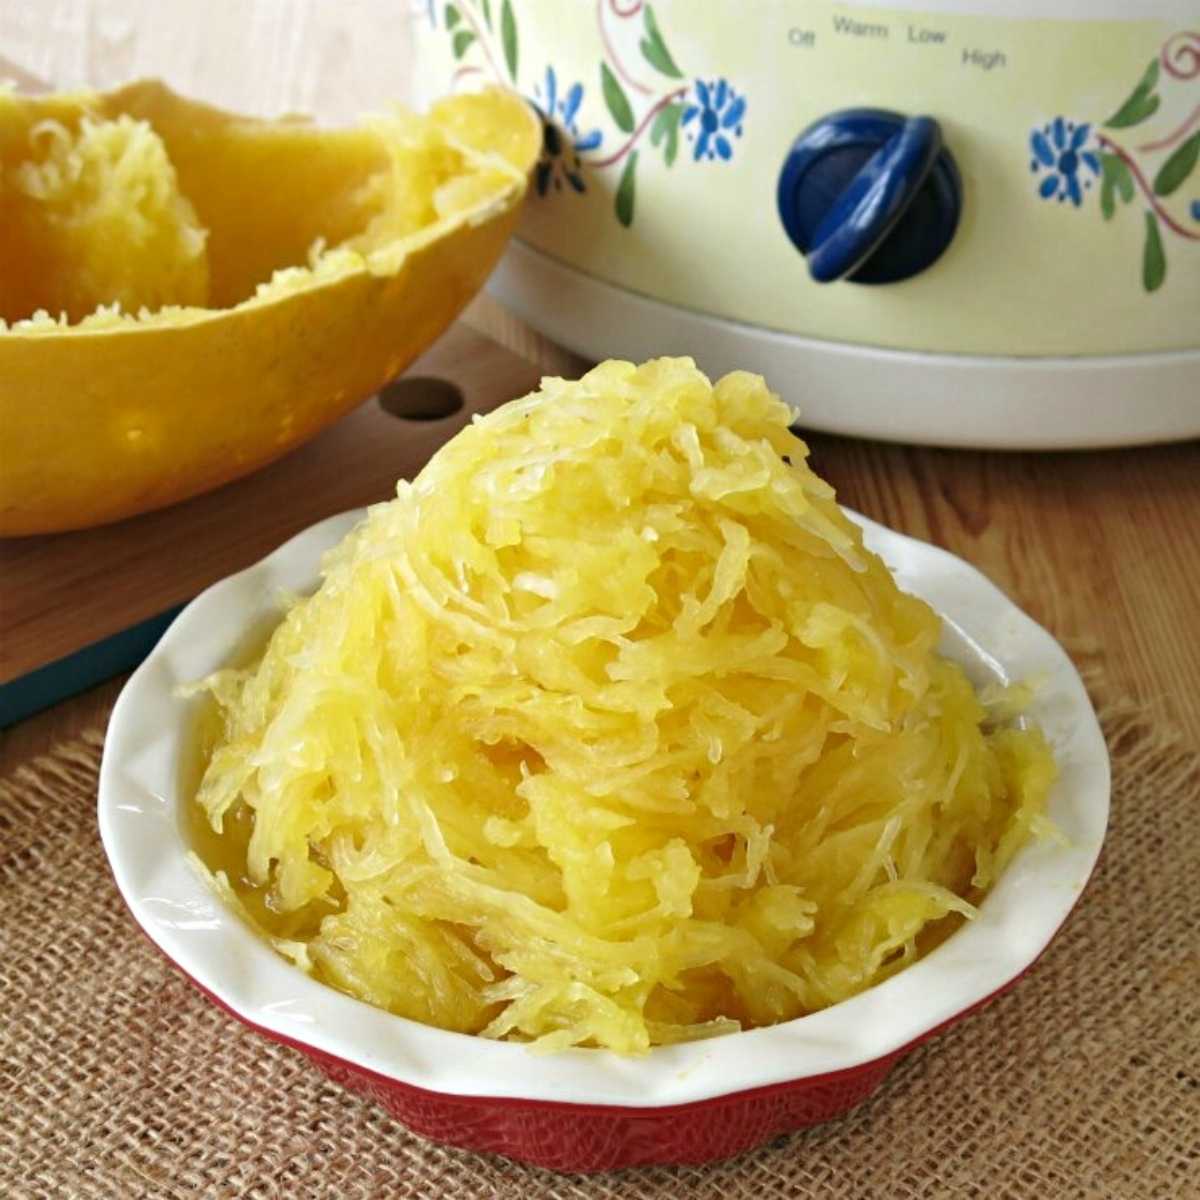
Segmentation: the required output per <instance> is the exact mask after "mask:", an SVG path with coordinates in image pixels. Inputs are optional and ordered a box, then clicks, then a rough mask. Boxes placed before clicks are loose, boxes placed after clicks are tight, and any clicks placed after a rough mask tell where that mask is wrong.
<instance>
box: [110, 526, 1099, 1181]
mask: <svg viewBox="0 0 1200 1200" xmlns="http://www.w3.org/2000/svg"><path fill="white" fill-rule="evenodd" d="M361 516H362V513H361V512H353V513H347V514H344V515H342V516H338V517H333V518H330V519H329V520H327V521H323V522H321V523H320V524H319V525H315V526H313V527H312V528H311V529H309V530H307V531H306V532H304V533H302V534H300V535H299V536H297V537H294V538H292V539H291V541H289V542H287V543H285V544H284V545H283V546H281V547H280V548H279V549H278V550H276V551H275V552H274V553H273V554H271V555H270V556H268V557H267V558H265V559H263V561H262V562H260V563H258V564H256V565H255V566H252V567H250V568H248V569H247V570H245V571H242V572H241V573H240V574H237V575H234V576H232V577H231V578H229V579H226V580H224V581H223V582H221V583H218V584H216V585H214V586H213V587H211V588H209V589H208V590H207V591H206V592H204V593H203V594H202V595H201V596H199V597H198V598H197V599H196V600H194V601H193V602H192V603H191V604H190V605H188V607H187V608H186V609H185V610H184V611H183V612H182V613H181V614H180V615H179V617H178V618H177V619H176V620H175V622H174V623H173V624H172V625H171V627H170V629H168V631H167V632H166V634H165V635H164V637H163V638H162V640H161V641H160V642H159V644H158V646H157V647H156V648H155V650H154V651H153V652H152V653H151V654H150V656H149V657H148V658H147V659H146V661H145V662H144V663H143V664H142V666H141V667H140V668H139V669H138V670H137V671H136V672H135V673H134V675H133V677H132V678H131V679H130V680H129V682H128V684H127V685H126V687H125V689H124V691H123V692H122V693H121V697H120V699H119V700H118V702H117V705H116V708H115V709H114V711H113V714H112V719H111V722H110V724H109V728H108V735H107V739H106V742H105V748H104V760H103V764H102V767H101V772H100V794H99V820H100V831H101V836H102V838H103V841H104V847H105V850H106V852H107V854H108V857H109V862H110V863H111V866H112V871H113V874H114V876H115V877H116V881H117V885H118V887H119V888H120V890H121V893H122V895H123V896H124V898H125V902H126V903H127V904H128V906H129V908H130V911H131V912H132V914H133V916H134V918H135V919H136V921H137V922H138V924H139V925H140V926H141V927H142V929H143V930H144V931H145V933H146V934H147V935H148V936H149V938H150V940H151V941H152V942H153V943H154V944H155V945H156V946H157V947H158V948H159V949H160V950H161V951H162V952H163V953H164V954H165V955H166V956H167V957H168V958H169V959H170V960H171V961H172V962H173V963H174V964H175V965H176V966H177V967H179V969H180V970H182V971H183V972H184V973H185V974H186V975H187V976H189V977H190V978H191V979H192V981H193V982H194V983H195V984H197V986H199V987H200V988H201V989H202V990H203V991H204V992H206V993H207V994H208V995H209V996H210V997H211V998H212V999H213V1000H215V1001H216V1002H217V1003H218V1004H220V1005H221V1006H222V1007H224V1008H225V1009H226V1010H228V1011H229V1012H230V1013H232V1014H233V1015H234V1016H236V1017H238V1018H239V1019H240V1020H242V1021H243V1022H245V1023H246V1024H248V1025H251V1026H253V1027H254V1028H256V1029H258V1030H259V1031H260V1032H262V1033H264V1034H266V1035H267V1036H268V1037H271V1038H274V1039H276V1040H279V1041H283V1042H287V1043H289V1044H291V1045H293V1046H296V1047H298V1048H299V1049H301V1050H303V1051H304V1052H305V1053H306V1054H308V1055H309V1056H310V1057H311V1058H313V1059H314V1060H315V1061H316V1062H317V1063H318V1064H319V1065H320V1066H322V1068H323V1069H325V1070H326V1071H327V1072H328V1073H329V1074H330V1075H332V1076H333V1077H334V1078H336V1079H339V1080H341V1081H342V1082H344V1083H347V1084H349V1085H350V1086H352V1087H355V1088H357V1089H358V1090H361V1091H365V1092H367V1093H368V1094H369V1095H371V1096H373V1097H374V1098H376V1099H377V1100H379V1101H380V1102H381V1103H382V1104H384V1105H385V1106H386V1107H387V1108H388V1109H389V1110H390V1111H391V1112H392V1113H393V1114H394V1115H396V1116H397V1117H398V1118H399V1119H400V1120H402V1121H403V1122H404V1123H405V1124H406V1125H408V1126H409V1127H410V1128H412V1129H415V1130H417V1131H418V1132H420V1133H423V1134H425V1135H427V1136H430V1137H433V1138H436V1139H438V1140H441V1141H445V1142H450V1143H453V1144H456V1145H460V1146H466V1147H470V1148H473V1149H480V1150H490V1151H496V1152H499V1153H504V1154H508V1155H510V1156H512V1157H515V1158H520V1159H524V1160H526V1161H530V1162H535V1163H538V1164H541V1165H544V1166H549V1167H552V1168H555V1169H558V1170H572V1171H586V1170H600V1169H607V1168H612V1167H618V1166H630V1165H634V1164H639V1163H651V1162H700V1161H707V1160H710V1159H716V1158H721V1157H727V1156H729V1155H731V1154H735V1153H739V1152H740V1151H742V1150H745V1149H748V1148H749V1147H751V1146H754V1145H757V1144H759V1143H761V1142H763V1141H765V1140H767V1139H768V1138H770V1137H773V1136H775V1135H777V1134H779V1133H781V1132H785V1131H787V1130H790V1129H795V1128H800V1127H802V1126H805V1125H810V1124H814V1123H816V1122H818V1121H822V1120H827V1119H829V1118H830V1117H833V1116H836V1115H838V1114H839V1113H841V1112H844V1111H846V1110H847V1109H849V1108H851V1107H853V1105H855V1104H857V1103H858V1102H859V1101H861V1100H862V1099H863V1098H864V1097H865V1096H866V1095H868V1094H869V1093H870V1092H872V1091H873V1090H874V1089H875V1088H876V1087H878V1086H879V1084H880V1083H881V1082H882V1081H883V1079H884V1078H885V1077H886V1075H887V1073H888V1071H889V1070H890V1069H891V1067H892V1066H893V1065H894V1064H895V1062H896V1061H897V1060H898V1058H899V1057H900V1055H901V1054H902V1053H903V1052H904V1051H906V1050H908V1049H910V1048H911V1047H913V1046H914V1045H916V1044H917V1043H919V1042H920V1041H922V1040H924V1039H925V1038H927V1037H929V1036H930V1035H932V1034H933V1033H935V1032H937V1031H938V1030H939V1029H941V1028H943V1027H944V1026H945V1025H947V1024H949V1023H950V1022H952V1021H954V1020H956V1019H958V1018H960V1017H962V1016H965V1015H966V1014H967V1013H969V1012H970V1011H971V1010H973V1009H974V1008H976V1007H978V1006H979V1005H980V1004H982V1003H984V1002H985V1001H986V1000H988V999H989V998H990V997H992V996H994V995H996V994H997V993H998V992H1000V991H1002V990H1004V989H1005V988H1006V987H1008V986H1009V985H1010V984H1012V983H1013V982H1014V981H1015V980H1016V979H1017V978H1018V977H1019V976H1020V975H1021V974H1022V973H1023V972H1025V971H1026V970H1027V969H1028V968H1029V967H1030V966H1031V965H1032V964H1033V962H1034V961H1035V960H1036V959H1037V957H1038V956H1039V955H1040V954H1041V952H1042V951H1043V950H1044V949H1045V947H1046V945H1047V944H1048V942H1049V941H1050V939H1051V937H1053V935H1054V933H1055V932H1056V931H1057V930H1058V928H1059V927H1060V926H1061V924H1062V923H1063V921H1064V920H1065V919H1066V917H1067V915H1068V913H1069V912H1070V911H1071V908H1072V907H1073V906H1074V904H1075V903H1076V901H1077V900H1078V898H1079V896H1080V893H1081V892H1082V891H1083V888H1084V885H1085V884H1086V882H1087V879H1088V877H1089V875H1090V873H1091V871H1092V868H1093V866H1094V865H1095V862H1096V858H1097V856H1098V854H1099V852H1100V846H1101V842H1102V841H1103V838H1104V832H1105V827H1106V825H1107V820H1108V801H1109V764H1108V754H1107V750H1106V747H1105V743H1104V739H1103V736H1102V734H1101V732H1100V727H1099V725H1098V723H1097V720H1096V716H1095V713H1094V712H1093V710H1092V706H1091V704H1090V702H1089V701H1088V697H1087V693H1086V691H1085V690H1084V687H1083V684H1082V682H1081V681H1080V679H1079V676H1078V674H1077V673H1076V671H1075V669H1074V667H1073V666H1072V665H1071V662H1070V660H1069V659H1068V657H1067V655H1066V654H1065V653H1064V651H1063V650H1062V649H1061V647H1060V646H1059V645H1058V644H1057V643H1056V642H1055V641H1054V639H1053V638H1051V637H1050V635H1049V634H1048V633H1046V631H1045V630H1043V629H1042V628H1041V627H1039V626H1038V625H1036V624H1035V623H1034V622H1033V621H1032V620H1031V619H1030V618H1029V617H1027V616H1025V615H1024V614H1023V613H1021V612H1020V611H1019V610H1018V609H1017V608H1016V607H1014V605H1013V604H1012V603H1011V602H1010V601H1009V600H1008V599H1007V597H1005V596H1004V595H1003V594H1002V593H1001V592H1000V591H999V590H998V589H997V588H996V587H994V586H993V585H992V584H991V583H990V582H988V580H987V579H985V578H984V577H983V576H982V575H981V574H979V572H978V571H976V570H975V569H974V568H972V567H970V566H968V565H967V564H966V563H964V562H963V561H961V560H960V559H958V558H955V557H954V556H953V555H950V554H948V553H946V552H945V551H942V550H939V549H936V548H935V547H932V546H929V545H926V544H924V543H922V542H917V541H914V540H913V539H911V538H908V537H904V536H902V535H900V534H897V533H893V532H892V531H890V530H888V529H885V528H883V527H882V526H880V525H876V524H875V523H873V522H871V521H868V520H866V519H864V518H861V517H856V518H855V519H856V520H858V521H860V523H861V524H862V525H863V528H864V530H865V534H866V541H867V544H868V545H869V546H870V547H871V548H872V549H874V550H875V551H877V552H878V553H879V554H880V555H881V556H882V557H883V558H884V560H885V561H886V562H887V563H888V564H889V566H890V567H891V568H892V570H893V571H894V572H895V575H896V578H897V579H898V581H899V583H900V585H901V586H902V587H904V588H906V589H907V590H909V591H912V592H914V593H916V594H917V595H919V596H922V597H923V598H924V599H926V600H927V601H928V602H929V603H930V604H932V605H933V607H934V608H935V609H937V611H938V612H939V613H940V614H941V615H942V618H943V623H944V637H943V644H942V651H943V653H945V654H947V655H949V656H950V657H952V658H955V659H957V660H958V661H959V662H961V663H962V664H963V665H964V666H965V667H966V669H967V670H968V673H969V674H971V675H972V677H973V678H974V679H975V680H976V681H977V682H982V681H984V680H986V679H989V678H990V679H1000V680H1011V679H1021V678H1026V677H1036V678H1038V679H1040V680H1042V681H1043V683H1042V686H1041V688H1040V690H1039V692H1038V694H1037V698H1036V701H1035V703H1034V706H1033V708H1032V710H1031V713H1030V716H1031V717H1032V719H1034V720H1035V721H1037V722H1038V723H1039V724H1040V725H1041V726H1042V728H1043V729H1044V731H1045V732H1046V734H1047V736H1048V737H1049V739H1050V740H1051V742H1052V744H1053V746H1054V750H1055V754H1056V756H1057V758H1058V762H1059V767H1060V772H1061V774H1060V778H1059V781H1058V783H1057V785H1056V787H1055V790H1054V792H1053V795H1052V797H1051V801H1050V816H1051V817H1052V819H1053V820H1054V822H1055V823H1056V824H1057V826H1058V827H1059V829H1060V830H1062V832H1063V833H1064V834H1065V835H1066V843H1065V844H1060V843H1059V842H1056V841H1052V840H1049V839H1047V840H1043V841H1040V842H1037V843H1034V844H1031V845H1028V846H1026V847H1025V848H1024V849H1023V850H1022V851H1021V852H1020V853H1019V854H1018V855H1017V856H1016V858H1015V859H1014V860H1013V862H1012V863H1011V864H1010V866H1009V868H1008V869H1007V870H1006V871H1005V873H1004V875H1003V876H1002V878H1001V879H1000V880H999V881H998V882H997V884H996V886H995V887H994V888H993V890H992V891H991V892H990V893H989V895H988V896H987V897H986V899H985V900H984V902H983V904H982V905H981V908H980V912H979V916H978V917H977V918H976V919H975V920H974V921H971V922H969V923H967V924H966V925H965V926H964V927H963V928H961V929H960V930H959V931H957V932H956V933H955V934H954V935H953V936H952V937H950V938H948V939H947V940H946V941H945V942H944V943H943V944H942V945H941V946H939V947H938V948H937V949H936V950H934V951H933V952H932V953H930V954H929V955H927V956H926V957H925V958H923V959H921V960H919V961H918V962H916V963H914V964H913V965H912V966H910V967H908V968H907V969H906V970H904V971H902V972H900V973H899V974H898V975H896V976H894V977H893V978H891V979H889V980H887V981H886V982H884V983H882V984H879V985H878V986H876V987H873V988H870V989H869V990H867V991H866V992H863V993H862V994H861V995H858V996H855V997H854V998H853V999H851V1000H847V1001H845V1002H843V1003H841V1004H837V1005H834V1006H833V1007H832V1008H828V1009H825V1010H824V1011H822V1012H818V1013H815V1014H813V1015H811V1016H807V1017H803V1018H801V1019H798V1020H795V1021H789V1022H786V1023H784V1024H780V1025H775V1026H772V1027H770V1028H765V1029H756V1030H752V1031H747V1032H744V1033H736V1034H731V1035H728V1036H726V1037H721V1038H715V1039H712V1040H709V1041H703V1042H694V1043H689V1044H684V1045H676V1046H669V1047H661V1048H658V1049H655V1050H654V1051H652V1052H651V1053H650V1054H649V1055H647V1056H645V1057H643V1058H623V1057H620V1056H618V1055H615V1054H611V1053H608V1052H604V1051H589V1050H574V1051H568V1052H565V1053H561V1054H556V1055H549V1056H545V1055H536V1054H533V1053H531V1052H530V1051H529V1050H528V1049H527V1048H526V1047H524V1046H522V1045H519V1044H514V1043H510V1042H497V1041H490V1040H487V1039H484V1038H476V1037H469V1036H466V1035H463V1034H456V1033H448V1032H446V1031H444V1030H440V1029H434V1028H432V1027H429V1026H425V1025H420V1024H417V1023H415V1022H412V1021H408V1020H405V1019H403V1018H400V1017H396V1016H393V1015H391V1014H389V1013H387V1012H384V1011H382V1010H380V1009H377V1008H373V1007H371V1006H370V1005H367V1004H365V1003H362V1002H361V1001H358V1000H354V999H352V998H350V997H349V996H345V995H343V994H342V993H340V992H338V991H336V990H334V989H333V988H330V987H327V986H325V985H324V984H321V983H317V982H315V981H314V980H312V979H310V978H308V977H307V976H306V975H304V974H303V973H302V972H300V971H299V970H297V969H296V968H295V967H293V966H292V965H290V964H289V963H287V962H286V961H285V960H284V959H282V958H280V957H279V956H277V955H276V954H275V953H274V952H273V951H272V950H271V949H270V948H269V947H268V946H267V944H266V943H265V942H263V941H262V940H260V939H259V938H258V937H257V936H256V935H255V934H254V933H253V932H252V931H251V930H250V929H249V928H247V927H246V926H245V925H244V924H243V923H242V922H241V921H240V920H239V919H238V918H237V917H235V916H234V915H233V913H232V912H231V911H229V910H228V909H227V908H226V907H225V906H224V905H223V903H222V902H221V901H220V900H219V899H218V898H217V897H216V896H215V895H214V894H213V893H212V892H211V891H210V890H209V888H208V887H207V885H206V884H205V883H204V882H203V881H202V880H201V879H200V878H199V876H198V875H197V874H196V873H195V872H194V871H193V869H192V868H191V867H190V866H189V865H188V862H187V860H186V854H187V852H188V849H189V847H188V843H187V839H186V834H185V821H184V813H185V805H186V804H187V803H188V802H189V800H190V797H189V796H188V795H186V794H184V787H183V783H182V780H183V777H184V762H185V759H186V755H187V748H188V745H189V742H190V736H191V730H192V729H193V727H194V721H195V705H196V704H197V703H199V702H198V701H196V700H184V699H180V698H179V697H178V696H177V695H176V688H177V686H178V685H179V684H181V683H186V682H191V681H194V680H196V679H199V678H201V677H203V676H204V675H206V674H208V673H209V672H210V671H212V670H214V669H216V668H217V667H220V666H222V665H224V664H225V663H226V662H227V661H228V660H229V659H230V658H231V657H232V656H233V654H234V653H235V651H236V650H237V648H238V647H239V646H241V645H244V644H245V641H246V638H247V636H248V635H249V634H250V633H251V631H265V630H268V629H269V628H270V627H271V625H272V623H273V622H274V621H276V620H277V619H278V608H277V602H278V596H279V594H280V592H281V591H291V592H301V593H303V592H307V591H310V590H312V589H313V588H314V587H315V586H316V584H317V582H318V578H319V576H318V567H319V562H320V558H321V555H322V553H323V552H324V551H325V550H326V549H328V548H329V547H330V546H332V545H334V544H335V543H337V542H338V541H340V540H341V539H342V537H343V536H344V535H345V534H346V533H347V532H348V531H349V530H350V528H351V527H352V526H353V525H354V524H355V523H356V522H357V521H358V520H359V519H361Z"/></svg>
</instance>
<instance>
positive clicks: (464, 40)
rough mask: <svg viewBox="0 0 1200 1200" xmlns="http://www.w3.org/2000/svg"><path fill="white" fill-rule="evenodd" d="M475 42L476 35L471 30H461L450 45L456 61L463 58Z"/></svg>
mask: <svg viewBox="0 0 1200 1200" xmlns="http://www.w3.org/2000/svg"><path fill="white" fill-rule="evenodd" d="M474 40H475V35H474V34H473V33H472V32H471V31H470V30H469V29H460V30H459V31H458V32H457V33H456V34H455V35H454V40H453V41H452V42H451V43H450V48H451V49H452V50H453V51H454V57H455V58H456V59H459V58H462V56H463V55H464V54H466V52H467V49H468V47H469V46H470V45H471V43H472V42H473V41H474Z"/></svg>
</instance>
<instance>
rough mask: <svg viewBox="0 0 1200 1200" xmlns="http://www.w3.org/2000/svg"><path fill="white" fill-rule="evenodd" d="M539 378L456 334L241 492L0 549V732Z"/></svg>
mask: <svg viewBox="0 0 1200 1200" xmlns="http://www.w3.org/2000/svg"><path fill="white" fill-rule="evenodd" d="M539 374H540V372H539V371H538V368H537V367H535V366H534V365H533V364H532V363H530V362H528V361H526V360H525V359H523V358H520V357H518V356H517V355H515V354H513V353H512V352H511V351H509V350H505V349H504V348H502V347H501V346H498V345H497V344H496V343H495V342H493V341H490V340H489V339H488V338H486V337H484V336H482V335H481V334H479V333H476V332H474V331H473V330H471V329H469V328H468V327H467V326H465V325H462V324H458V325H455V326H454V327H453V328H452V329H450V330H449V331H448V332H447V333H446V334H445V336H443V337H442V339H441V340H440V341H439V342H438V343H437V344H436V345H435V346H434V347H433V348H432V349H431V350H430V351H429V352H428V353H426V354H425V355H424V356H423V357H421V358H420V359H418V360H417V362H416V363H414V364H413V366H412V367H410V368H409V370H408V371H407V372H406V373H405V375H404V376H402V377H401V379H400V380H398V381H397V382H396V383H393V384H391V385H389V387H388V388H386V389H384V391H383V392H382V393H380V395H379V396H378V397H372V398H371V399H370V400H369V401H367V402H366V403H365V404H363V405H362V406H361V407H359V408H358V409H356V410H355V411H354V412H353V413H351V414H350V415H349V416H347V417H344V418H343V419H342V420H341V421H339V422H338V423H337V424H336V425H334V426H332V427H331V428H329V429H327V430H326V431H325V432H324V433H323V434H321V435H320V436H319V437H317V438H315V439H314V440H313V441H311V442H309V443H308V444H307V445H305V446H303V447H301V448H300V449H299V450H297V451H295V452H294V453H293V454H290V455H289V456H288V457H286V458H284V459H281V460H280V461H279V462H277V463H274V464H273V465H272V466H269V467H266V468H264V469H263V470H261V471H259V472H257V473H256V474H254V475H251V476H250V477H249V478H247V479H242V480H239V481H238V482H236V483H231V484H228V485H226V486H225V487H223V488H219V489H218V490H217V491H215V492H210V493H208V494H207V495H205V496H198V497H196V498H195V499H193V500H188V501H185V502H184V503H182V504H177V505H174V506H172V507H171V508H166V509H161V510H160V511H158V512H153V513H147V514H145V515H144V516H141V517H134V518H132V519H131V520H127V521H121V522H119V523H117V524H115V525H107V526H103V527H101V528H99V529H89V530H82V531H80V532H77V533H64V534H55V535H52V536H45V537H31V538H9V539H0V727H3V726H5V725H8V724H11V723H12V722H13V721H16V720H19V719H20V718H21V717H22V716H25V715H28V714H29V713H31V712H34V711H37V710H38V709H40V708H44V707H46V706H48V705H50V704H53V703H55V702H57V701H58V700H61V699H63V698H64V697H65V696H68V695H72V694H74V693H76V692H79V691H82V690H83V689H84V688H87V687H90V686H92V685H93V684H95V683H98V682H100V681H101V680H103V679H106V678H110V677H111V676H113V675H116V674H118V673H119V672H121V671H124V670H128V669H129V668H130V667H132V666H133V665H134V664H135V663H137V662H138V661H140V659H141V658H143V657H144V656H145V655H146V653H147V652H148V651H149V650H150V648H151V647H152V646H153V645H154V643H155V641H157V639H158V637H159V635H160V634H161V633H162V631H163V630H164V629H165V628H166V626H167V624H169V622H170V620H171V618H172V617H173V616H174V614H175V612H177V611H178V609H179V607H180V606H181V605H183V604H186V603H187V601H188V600H190V599H191V598H192V597H193V596H195V595H197V594H198V593H199V592H201V591H202V590H203V589H204V588H206V587H207V586H208V585H209V584H211V583H215V582H216V581H217V580H218V579H223V578H224V577H225V576H226V575H229V574H232V573H233V572H235V571H239V570H241V569H242V568H243V567H246V566H249V565H250V564H251V563H253V562H256V561H257V560H258V559H260V558H262V557H263V556H264V555H265V554H268V553H269V552H270V551H271V550H273V549H274V548H275V547H276V546H278V545H279V544H280V543H281V542H284V541H286V540H287V539H288V538H289V537H291V536H292V535H293V534H295V533H298V532H299V531H300V530H302V529H305V528H307V527H308V526H309V525H312V524H314V523H315V522H316V521H319V520H321V519H322V518H324V517H328V516H331V515H333V514H334V513H339V512H343V511H345V510H346V509H348V508H355V507H357V506H360V505H363V504H371V503H374V502H376V501H379V500H386V499H388V498H389V497H390V496H391V495H393V494H394V491H395V485H396V481H397V480H398V479H402V478H411V477H412V476H413V475H415V474H416V473H417V471H419V470H420V469H421V467H422V466H424V464H425V462H426V461H427V460H428V459H429V457H430V455H432V454H433V452H434V451H435V450H436V449H437V448H438V447H439V446H440V445H441V444H442V443H443V442H445V441H446V440H447V438H449V437H451V436H453V434H455V433H457V432H458V430H459V429H461V428H462V427H463V425H465V424H466V423H467V422H468V421H469V420H470V419H471V417H472V416H473V415H474V414H475V413H481V412H487V411H488V410H490V409H492V408H495V407H496V405H498V404H501V403H503V402H504V401H506V400H510V399H512V398H513V397H514V396H520V395H523V394H524V393H526V392H528V391H530V390H531V389H532V388H534V387H535V386H536V384H537V381H538V377H539ZM449 410H453V411H449Z"/></svg>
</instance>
